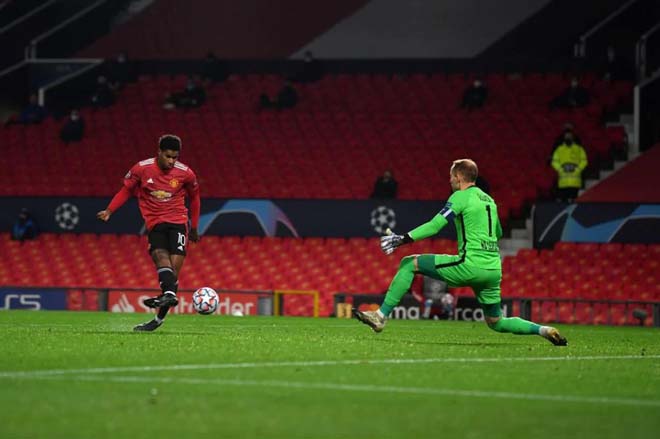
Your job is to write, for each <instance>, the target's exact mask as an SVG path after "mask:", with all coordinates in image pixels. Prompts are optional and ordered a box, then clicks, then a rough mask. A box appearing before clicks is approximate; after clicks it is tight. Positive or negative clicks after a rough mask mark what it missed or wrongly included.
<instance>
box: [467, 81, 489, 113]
mask: <svg viewBox="0 0 660 439" xmlns="http://www.w3.org/2000/svg"><path fill="white" fill-rule="evenodd" d="M486 99H488V87H486V84H484V83H483V81H481V80H480V79H475V80H474V82H473V83H472V85H471V86H469V87H468V88H467V89H465V91H464V92H463V100H462V101H461V108H465V109H467V110H474V109H475V108H481V107H483V106H484V104H485V103H486Z"/></svg>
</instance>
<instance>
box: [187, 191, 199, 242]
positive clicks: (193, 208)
mask: <svg viewBox="0 0 660 439" xmlns="http://www.w3.org/2000/svg"><path fill="white" fill-rule="evenodd" d="M188 196H189V197H190V226H191V227H190V233H189V238H190V240H191V241H192V242H198V241H199V233H198V232H197V227H199V215H200V212H201V210H202V201H201V199H200V196H199V185H197V184H194V185H193V186H192V187H191V188H190V189H189V190H188Z"/></svg>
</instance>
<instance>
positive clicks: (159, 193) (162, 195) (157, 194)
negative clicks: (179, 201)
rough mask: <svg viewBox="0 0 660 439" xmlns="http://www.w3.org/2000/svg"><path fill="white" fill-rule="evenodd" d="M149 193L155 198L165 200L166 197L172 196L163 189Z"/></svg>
mask: <svg viewBox="0 0 660 439" xmlns="http://www.w3.org/2000/svg"><path fill="white" fill-rule="evenodd" d="M150 194H151V196H152V197H154V198H157V199H159V200H166V199H168V198H172V194H171V193H169V192H165V191H151V192H150Z"/></svg>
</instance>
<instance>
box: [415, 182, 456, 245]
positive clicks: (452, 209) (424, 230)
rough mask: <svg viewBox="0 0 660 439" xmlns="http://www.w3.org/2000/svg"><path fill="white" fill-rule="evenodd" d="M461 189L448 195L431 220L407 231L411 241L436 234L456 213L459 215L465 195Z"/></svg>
mask: <svg viewBox="0 0 660 439" xmlns="http://www.w3.org/2000/svg"><path fill="white" fill-rule="evenodd" d="M462 192H463V191H457V192H454V193H453V194H452V196H451V197H449V200H448V201H447V203H446V204H445V205H444V207H443V208H442V209H441V210H440V212H438V214H437V215H436V216H434V217H433V218H432V219H431V221H429V222H427V223H424V224H422V225H421V226H419V227H416V228H415V229H413V230H411V231H410V232H408V235H410V237H411V238H412V239H413V241H419V240H420V239H424V238H428V237H430V236H433V235H435V234H437V233H438V232H439V231H440V230H442V228H443V227H445V226H446V225H447V224H448V223H449V222H450V221H453V220H454V217H455V216H456V215H460V214H461V213H462V212H463V210H464V209H465V204H466V202H465V197H464V196H463V195H462V194H461V193H462Z"/></svg>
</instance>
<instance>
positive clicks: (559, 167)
mask: <svg viewBox="0 0 660 439" xmlns="http://www.w3.org/2000/svg"><path fill="white" fill-rule="evenodd" d="M587 164H588V161H587V153H586V152H585V150H584V148H583V147H582V146H581V145H579V144H577V143H576V142H575V139H574V137H573V133H572V132H571V131H566V132H565V133H564V141H563V142H562V144H561V145H559V147H557V149H556V150H555V152H554V153H553V154H552V167H553V168H554V169H555V171H557V200H558V201H564V202H568V203H571V202H573V200H575V199H576V198H577V196H578V191H579V190H580V188H581V187H582V171H584V169H585V168H586V167H587Z"/></svg>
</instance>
